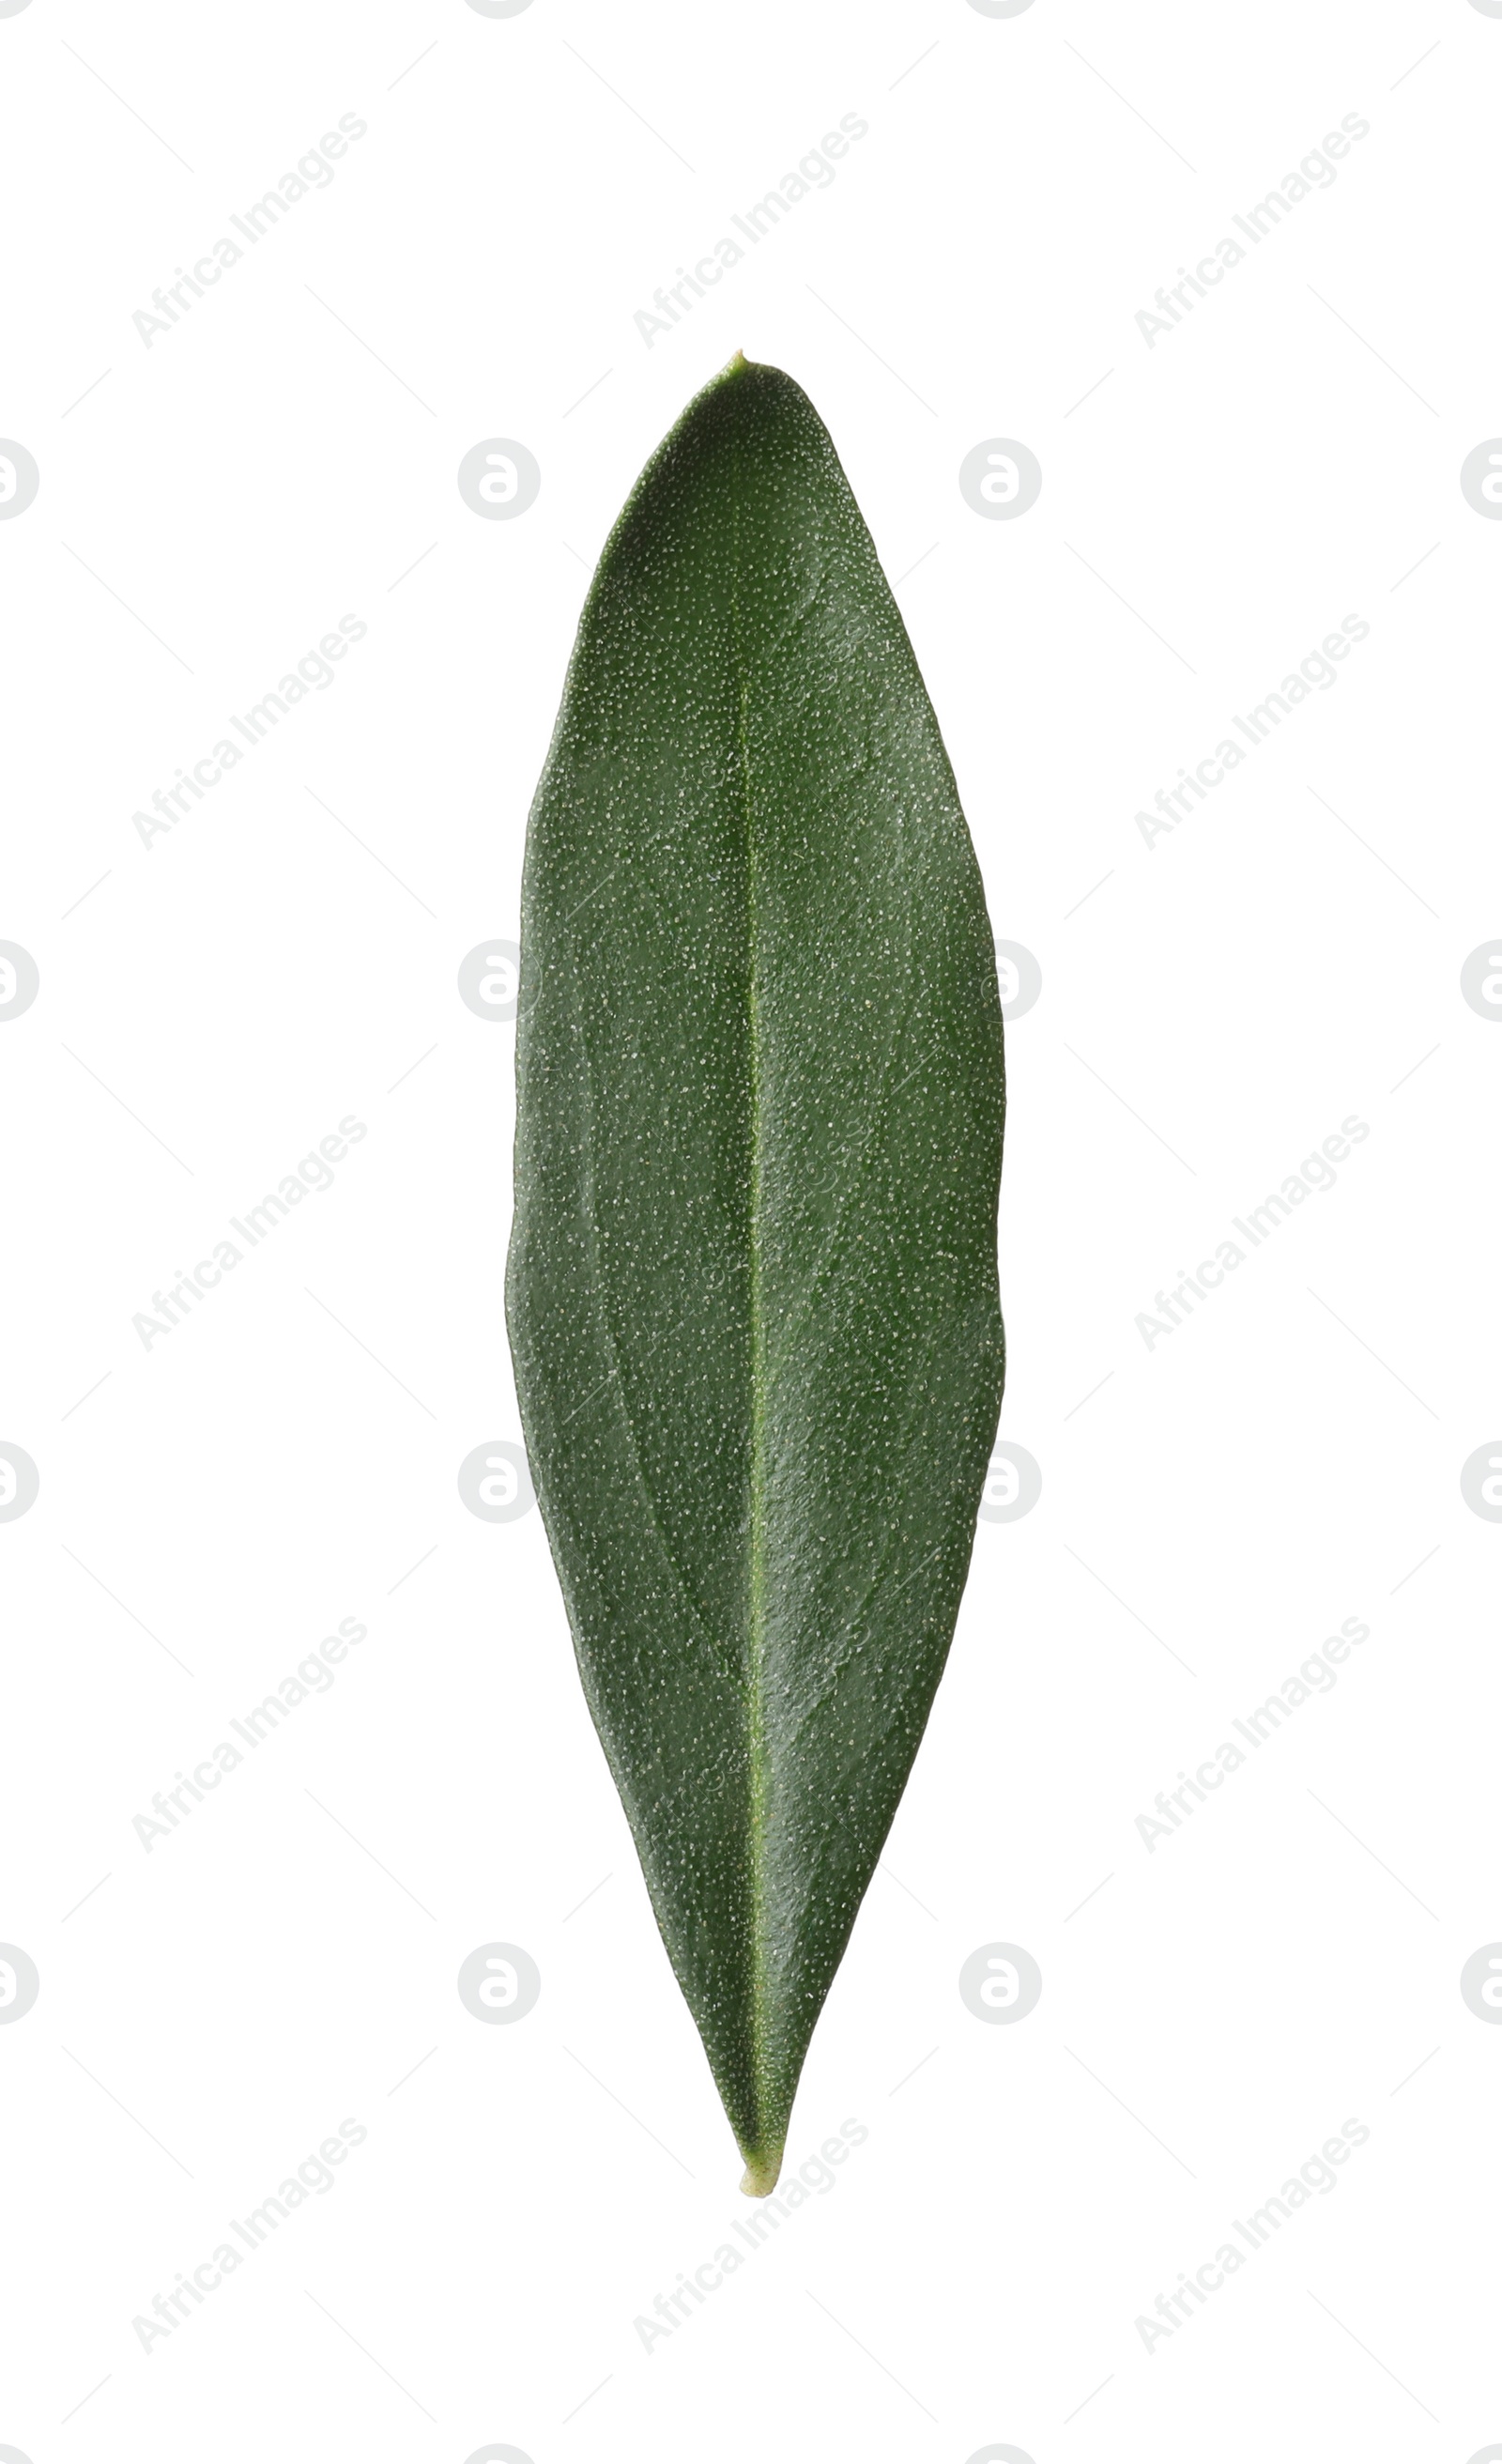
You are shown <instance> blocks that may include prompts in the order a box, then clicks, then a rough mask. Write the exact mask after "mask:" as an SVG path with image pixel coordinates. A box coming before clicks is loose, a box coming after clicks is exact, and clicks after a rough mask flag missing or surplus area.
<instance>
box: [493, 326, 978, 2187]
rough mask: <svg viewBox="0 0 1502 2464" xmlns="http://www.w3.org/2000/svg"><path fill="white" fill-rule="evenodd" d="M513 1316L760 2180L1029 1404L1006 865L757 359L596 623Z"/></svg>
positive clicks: (599, 1652) (530, 1417)
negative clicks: (1014, 1271)
mask: <svg viewBox="0 0 1502 2464" xmlns="http://www.w3.org/2000/svg"><path fill="white" fill-rule="evenodd" d="M521 948H522V965H521V992H520V1006H519V1027H518V1041H517V1130H516V1212H515V1225H514V1230H513V1233H512V1249H511V1259H510V1265H509V1269H508V1283H507V1302H508V1315H509V1322H510V1328H511V1338H512V1353H513V1355H514V1359H515V1366H516V1383H517V1390H518V1394H519V1396H520V1400H521V1408H522V1418H523V1422H524V1426H525V1429H526V1435H527V1445H528V1451H529V1454H530V1457H531V1461H532V1465H533V1475H534V1478H535V1482H536V1487H537V1496H538V1500H539V1503H540V1505H541V1507H542V1512H543V1517H544V1520H545V1522H546V1525H547V1529H548V1536H549V1539H550V1541H551V1542H552V1545H553V1553H554V1558H555V1563H556V1566H557V1570H558V1576H559V1580H560V1582H561V1584H562V1587H563V1594H564V1598H565V1600H566V1601H567V1604H568V1612H569V1617H570V1619H571V1621H572V1624H573V1629H574V1639H575V1643H576V1647H577V1654H578V1661H579V1668H580V1671H581V1674H582V1677H583V1682H584V1689H585V1692H586V1694H587V1696H588V1699H589V1705H590V1709H591V1711H592V1712H593V1714H594V1718H595V1723H596V1726H597V1727H598V1728H599V1735H600V1738H601V1741H602V1743H603V1745H604V1749H605V1752H606V1755H607V1757H608V1759H609V1763H610V1768H611V1771H613V1773H614V1775H615V1779H616V1784H617V1786H618V1787H619V1789H620V1794H621V1797H622V1798H623V1800H624V1803H625V1808H626V1812H627V1815H629V1817H630V1821H631V1827H632V1830H633V1832H634V1834H635V1836H636V1842H637V1847H638V1850H639V1852H640V1854H641V1859H642V1867H643V1869H644V1872H645V1875H646V1881H647V1886H648V1889H649V1890H650V1892H651V1896H652V1903H653V1906H654V1908H655V1910H656V1912H657V1919H658V1923H659V1925H660V1926H661V1928H662V1932H663V1938H664V1942H665V1944H666V1946H667V1950H668V1954H669V1956H670V1958H671V1960H672V1963H673V1967H674V1969H675V1970H676V1971H677V1975H678V1979H679V1982H680V1984H681V1985H682V1987H683V1990H684V1992H685V1993H686V1996H687V1999H688V2003H689V2006H690V2008H691V2010H692V2012H693V2014H694V2017H695V2019H696V2020H697V2021H698V2024H699V2029H700V2033H701V2035H703V2038H704V2042H705V2046H706V2049H707V2053H708V2057H709V2061H710V2064H711V2067H712V2069H713V2072H714V2077H715V2079H716V2082H717V2084H718V2086H719V2090H720V2094H721V2096H722V2098H723V2099H724V2101H725V2106H726V2110H727V2112H728V2114H729V2119H730V2122H731V2123H732V2125H733V2127H734V2130H735V2135H736V2138H737V2139H738V2141H739V2143H740V2146H741V2150H742V2153H743V2154H744V2156H745V2158H746V2161H747V2176H746V2182H745V2185H744V2187H745V2188H746V2189H749V2190H752V2191H766V2190H768V2189H771V2188H772V2186H773V2182H774V2181H775V2179H776V2175H777V2168H778V2166H779V2165H780V2162H781V2157H782V2147H783V2142H784V2139H785V2137H786V2133H787V2124H788V2115H789V2110H790V2108H791V2106H792V2102H793V2097H794V2092H795V2088H796V2085H797V2080H798V2074H799V2072H800V2070H801V2068H802V2065H803V2057H804V2055H805V2053H806V2051H807V2048H808V2042H809V2037H810V2035H812V2033H813V2028H814V2023H815V2021H816V2018H817V2016H818V2013H819V2009H820V2007H821V2005H822V2003H823V2000H824V1996H825V1994H826V1992H827V1991H828V1990H829V1985H830V1981H831V1979H832V1978H833V1976H834V1973H835V1970H836V1969H837V1967H838V1963H839V1959H840V1956H841V1954H842V1952H843V1950H844V1947H845V1944H846V1941H847V1939H848V1937H849V1934H850V1928H851V1926H852V1925H853V1923H854V1921H855V1916H856V1911H857V1909H858V1907H859V1905H860V1900H861V1896H862V1894H863V1893H864V1891H865V1888H866V1885H867V1883H868V1882H869V1881H870V1879H871V1875H872V1872H873V1870H874V1868H875V1864H876V1860H877V1858H878V1856H879V1854H880V1852H881V1848H882V1841H883V1839H884V1838H885V1836H886V1832H887V1829H888V1826H889V1824H890V1822H891V1819H892V1815H893V1814H894V1813H895V1811H896V1808H897V1803H898V1799H899V1797H900V1796H901V1794H902V1792H903V1785H904V1783H905V1781H906V1778H907V1773H908V1771H909V1769H910V1767H911V1764H912V1759H913V1755H914V1753H915V1752H916V1750H917V1748H918V1742H919V1739H920V1737H921V1736H922V1734H923V1729H924V1725H925V1721H926V1719H927V1716H928V1710H929V1705H930V1704H931V1702H932V1699H933V1692H934V1688H935V1686H936V1685H937V1683H938V1681H939V1675H940V1672H941V1670H942V1668H943V1665H944V1661H945V1657H946V1654H947V1650H948V1646H949V1639H950V1637H951V1635H952V1633H953V1629H954V1620H955V1616H956V1612H957V1610H958V1607H959V1601H960V1595H961V1592H962V1591H963V1589H964V1585H965V1577H966V1571H967V1568H968V1566H969V1554H970V1546H971V1541H972V1537H973V1533H974V1523H975V1509H976V1506H977V1503H978V1501H979V1497H980V1491H981V1485H982V1483H983V1480H984V1478H985V1473H986V1465H987V1460H988V1457H989V1454H990V1445H991V1441H992V1438H993V1436H994V1434H995V1427H996V1416H997V1411H998V1408H999V1405H1000V1399H1001V1385H1002V1366H1003V1348H1002V1330H1001V1317H1000V1312H999V1309H998V1306H997V1296H996V1238H995V1234H996V1193H997V1181H998V1177H999V1174H1000V1169H1001V1130H1002V1111H1003V1078H1002V1049H1001V1015H1000V1009H999V1005H998V1001H997V993H996V977H995V965H994V959H993V954H992V947H991V936H990V925H989V923H988V920H987V914H986V905H985V899H984V896H983V893H982V890H981V883H980V876H979V873H978V871H977V869H976V864H975V858H974V854H973V851H972V849H971V847H970V841H969V832H968V831H967V829H966V825H965V820H964V816H963V814H962V813H961V810H960V805H959V800H958V796H957V794H956V791H955V785H954V780H953V775H952V773H951V771H950V768H949V764H948V760H947V756H946V754H945V750H944V745H943V742H942V740H941V738H940V735H939V730H938V726H937V724H936V722H935V719H934V715H933V712H932V709H931V707H930V705H929V701H928V697H927V694H926V693H925V690H924V685H923V679H922V677H921V676H920V675H919V672H918V668H917V664H916V662H915V660H914V658H913V654H912V649H911V648H910V646H909V643H908V640H907V636H906V633H905V632H904V630H903V623H902V619H901V617H900V616H899V614H898V612H897V608H896V605H894V603H893V600H892V596H891V593H890V591H889V590H888V588H887V586H886V583H885V581H884V579H883V577H882V571H881V568H880V566H879V564H878V562H877V558H876V551H875V549H874V547H873V546H872V543H871V539H870V536H869V534H868V532H867V530H866V527H865V524H864V522H863V521H862V520H861V517H860V511H859V508H858V507H857V505H856V502H855V499H854V497H853V496H852V495H851V493H850V489H849V486H848V484H847V482H846V479H845V476H844V473H843V472H842V471H841V469H840V467H839V463H838V460H837V458H836V455H835V451H834V447H833V446H832V444H831V442H830V439H829V436H828V434H827V432H826V431H825V429H824V428H823V426H822V424H821V422H820V420H819V419H818V416H817V414H816V411H815V410H814V407H813V406H812V404H811V403H810V402H809V401H808V398H807V396H806V395H805V394H803V393H802V392H801V391H800V389H799V388H798V386H797V385H795V384H794V383H793V381H792V379H791V378H789V377H786V376H784V375H782V374H781V373H780V371H779V370H777V369H775V368H768V367H754V366H749V365H748V364H747V363H746V362H745V361H744V360H739V359H737V360H736V361H735V362H733V363H732V364H731V365H730V367H729V368H728V369H727V370H726V371H725V373H724V375H723V376H721V377H720V378H718V379H717V380H716V381H715V382H714V383H713V384H712V385H709V386H707V388H706V390H705V391H704V392H703V393H702V394H700V395H699V396H698V398H697V399H696V400H695V401H694V402H693V403H692V404H691V405H690V406H689V408H688V409H687V411H686V413H685V415H684V417H683V419H682V420H681V421H680V422H679V424H678V426H677V427H676V428H675V429H673V431H672V433H671V435H670V436H668V438H667V439H666V441H665V443H664V445H663V446H662V447H661V448H660V449H659V451H658V452H657V453H656V454H655V455H654V456H653V458H652V460H651V462H650V463H649V464H648V466H647V469H646V471H645V472H644V473H643V474H642V478H641V480H640V481H639V482H638V484H637V487H636V489H635V490H634V492H633V494H632V495H631V497H630V500H629V502H628V503H627V505H626V508H625V511H624V512H623V513H622V515H621V517H620V520H619V522H618V523H617V525H616V528H615V530H614V532H613V533H612V535H611V538H610V540H609V543H608V544H607V546H606V549H605V552H604V555H603V556H602V558H601V560H600V563H599V572H598V573H597V575H596V578H595V582H594V584H593V587H592V588H591V591H590V594H589V599H588V602H587V604H586V605H585V608H584V613H583V617H582V620H581V622H580V625H579V631H578V640H577V646H576V649H575V652H574V659H573V664H572V666H571V668H570V671H569V676H568V683H567V686H566V689H565V692H564V697H563V707H562V710H561V712H560V714H559V716H558V722H557V727H556V730H555V736H554V739H553V745H552V749H551V751H550V753H549V756H548V762H547V767H546V769H545V771H544V773H543V777H542V781H541V784H540V785H539V787H538V790H537V796H536V801H535V803H534V804H533V812H532V820H531V825H530V829H529V835H528V842H527V862H526V876H525V882H524V887H523V895H522V935H521Z"/></svg>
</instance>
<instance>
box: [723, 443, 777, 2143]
mask: <svg viewBox="0 0 1502 2464" xmlns="http://www.w3.org/2000/svg"><path fill="white" fill-rule="evenodd" d="M731 457H732V470H731V482H730V515H731V533H732V537H731V549H730V643H731V658H732V662H733V666H734V671H735V692H736V743H737V748H738V750H739V753H740V760H741V792H742V803H743V805H744V809H745V820H746V985H747V1011H748V1026H747V1051H748V1062H749V1071H750V1079H751V1188H750V1202H749V1206H748V1210H747V1212H748V1231H749V1235H750V1245H751V1284H750V1314H751V1496H750V1551H749V1553H750V1564H749V1568H748V1581H747V1634H746V1667H747V1768H748V1777H749V1782H750V1805H749V1809H748V1810H749V1814H750V1833H751V1840H750V1861H751V2084H752V2091H753V2101H754V2104H755V2109H756V2125H757V2143H758V2144H757V2148H756V2153H757V2154H758V2155H760V2156H763V2157H765V2156H766V2155H767V2154H768V2153H769V2150H768V2148H767V2145H766V2139H765V2132H766V2127H767V2122H768V2118H769V2116H770V2112H771V2106H772V2097H771V2093H770V2085H771V2083H770V2080H769V2079H768V2075H767V2030H766V2019H767V1925H766V1894H767V1873H766V1844H767V1841H766V1834H767V1810H768V1809H767V1798H768V1777H769V1773H768V1763H767V1737H766V1721H765V1709H766V1664H765V1648H766V1610H767V1597H766V1593H767V1581H766V1574H767V1568H766V1543H767V1530H766V1472H767V1465H766V1437H767V1397H766V1327H765V1321H764V1318H763V1309H762V1274H761V1205H762V1173H761V1163H762V1155H761V1149H762V1137H761V1071H760V1067H759V1049H758V1045H759V1034H760V1014H759V1008H758V1001H757V987H756V846H755V831H754V828H753V826H752V821H751V746H750V743H749V741H748V736H747V709H748V702H749V688H748V682H747V676H746V671H745V662H744V659H743V657H742V652H741V609H740V570H741V522H740V513H741V509H740V490H739V484H738V483H739V478H740V461H739V454H738V453H737V452H736V451H735V448H734V447H733V446H732V448H731Z"/></svg>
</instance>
